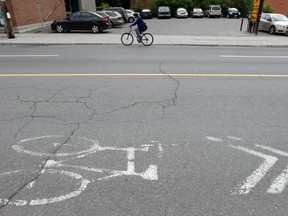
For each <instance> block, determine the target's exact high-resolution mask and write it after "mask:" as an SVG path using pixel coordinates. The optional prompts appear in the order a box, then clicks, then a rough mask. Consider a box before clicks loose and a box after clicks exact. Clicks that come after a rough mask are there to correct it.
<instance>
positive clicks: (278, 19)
mask: <svg viewBox="0 0 288 216" xmlns="http://www.w3.org/2000/svg"><path fill="white" fill-rule="evenodd" d="M258 30H262V31H269V33H270V34H275V33H280V34H288V18H287V17H286V16H285V15H283V14H276V13H263V14H262V15H261V18H260V22H259V26H258Z"/></svg>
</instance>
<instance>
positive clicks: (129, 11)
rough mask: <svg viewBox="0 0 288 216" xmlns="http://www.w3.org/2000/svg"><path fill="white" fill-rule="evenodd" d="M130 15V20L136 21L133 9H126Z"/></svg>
mask: <svg viewBox="0 0 288 216" xmlns="http://www.w3.org/2000/svg"><path fill="white" fill-rule="evenodd" d="M125 10H126V12H127V15H128V22H130V23H132V22H134V19H135V18H134V16H133V14H134V13H135V12H134V11H133V10H132V9H125Z"/></svg>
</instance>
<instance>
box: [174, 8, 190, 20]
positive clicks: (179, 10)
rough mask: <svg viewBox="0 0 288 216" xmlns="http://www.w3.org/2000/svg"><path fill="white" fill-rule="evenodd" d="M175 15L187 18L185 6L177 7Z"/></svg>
mask: <svg viewBox="0 0 288 216" xmlns="http://www.w3.org/2000/svg"><path fill="white" fill-rule="evenodd" d="M176 17H177V18H187V17H188V12H187V10H186V9H185V8H177V10H176Z"/></svg>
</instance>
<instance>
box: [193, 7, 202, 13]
mask: <svg viewBox="0 0 288 216" xmlns="http://www.w3.org/2000/svg"><path fill="white" fill-rule="evenodd" d="M194 11H196V12H201V11H202V9H200V8H195V9H194Z"/></svg>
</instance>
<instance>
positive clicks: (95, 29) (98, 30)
mask: <svg viewBox="0 0 288 216" xmlns="http://www.w3.org/2000/svg"><path fill="white" fill-rule="evenodd" d="M91 30H92V32H93V33H98V32H100V29H99V27H98V26H97V25H93V26H92V27H91Z"/></svg>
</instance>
